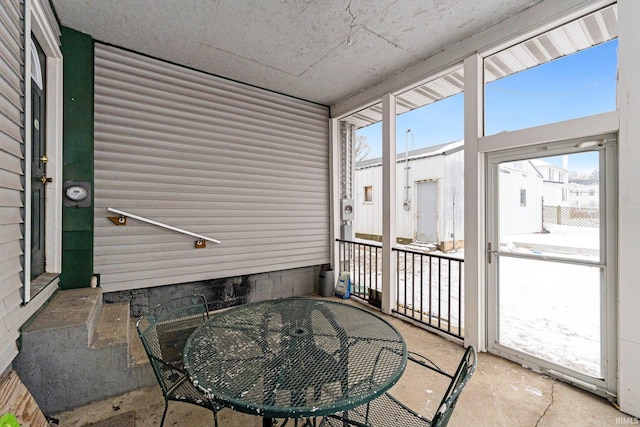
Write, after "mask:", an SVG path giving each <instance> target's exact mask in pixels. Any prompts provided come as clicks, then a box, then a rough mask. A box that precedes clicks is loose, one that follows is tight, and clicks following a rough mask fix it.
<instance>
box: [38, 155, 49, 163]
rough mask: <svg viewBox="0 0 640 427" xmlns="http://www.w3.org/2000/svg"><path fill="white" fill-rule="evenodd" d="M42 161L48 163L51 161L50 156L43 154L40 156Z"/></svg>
mask: <svg viewBox="0 0 640 427" xmlns="http://www.w3.org/2000/svg"><path fill="white" fill-rule="evenodd" d="M40 161H41V162H42V163H45V164H46V163H47V162H48V161H49V158H48V157H47V156H42V157H40Z"/></svg>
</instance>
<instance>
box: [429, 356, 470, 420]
mask: <svg viewBox="0 0 640 427" xmlns="http://www.w3.org/2000/svg"><path fill="white" fill-rule="evenodd" d="M477 359H478V353H477V352H476V349H475V348H474V347H473V346H471V345H470V346H469V347H467V350H466V351H465V352H464V355H463V356H462V360H460V364H459V365H458V369H456V372H455V373H454V374H453V375H452V376H451V383H449V387H448V388H447V391H446V393H445V394H444V396H443V398H442V401H441V402H440V406H438V410H437V411H436V414H435V416H434V417H433V420H432V424H431V425H432V426H433V427H442V426H446V425H447V424H448V423H449V419H450V418H451V415H453V409H454V408H455V406H456V403H457V402H458V397H460V393H462V389H463V388H464V387H465V386H466V385H467V383H468V382H469V380H470V379H471V376H472V375H473V373H474V372H475V371H476V365H477Z"/></svg>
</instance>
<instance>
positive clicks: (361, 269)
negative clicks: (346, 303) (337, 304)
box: [338, 239, 382, 307]
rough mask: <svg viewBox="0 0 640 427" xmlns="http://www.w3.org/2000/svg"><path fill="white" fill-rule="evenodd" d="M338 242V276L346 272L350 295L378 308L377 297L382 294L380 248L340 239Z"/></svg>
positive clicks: (379, 246)
mask: <svg viewBox="0 0 640 427" xmlns="http://www.w3.org/2000/svg"><path fill="white" fill-rule="evenodd" d="M338 242H339V248H338V250H339V259H340V268H339V271H338V274H339V273H340V272H342V271H348V272H349V273H350V279H351V294H352V295H355V296H357V297H358V298H362V299H365V300H367V301H371V302H372V303H373V304H374V305H377V306H378V307H380V305H379V304H378V301H379V298H377V297H379V296H380V292H382V246H381V245H373V244H369V243H360V242H353V241H350V240H340V239H338Z"/></svg>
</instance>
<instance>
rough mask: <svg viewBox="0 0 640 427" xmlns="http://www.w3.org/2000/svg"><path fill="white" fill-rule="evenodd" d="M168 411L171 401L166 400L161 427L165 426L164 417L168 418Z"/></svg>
mask: <svg viewBox="0 0 640 427" xmlns="http://www.w3.org/2000/svg"><path fill="white" fill-rule="evenodd" d="M167 409H169V401H168V400H167V399H165V400H164V412H163V413H162V421H160V427H162V426H163V425H164V417H166V416H167Z"/></svg>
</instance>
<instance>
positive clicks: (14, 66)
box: [0, 1, 24, 372]
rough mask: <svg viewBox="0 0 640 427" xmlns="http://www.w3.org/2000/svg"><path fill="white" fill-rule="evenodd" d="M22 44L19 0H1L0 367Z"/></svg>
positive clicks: (6, 337)
mask: <svg viewBox="0 0 640 427" xmlns="http://www.w3.org/2000/svg"><path fill="white" fill-rule="evenodd" d="M23 49H24V3H23V1H20V2H18V1H3V2H0V342H2V343H3V345H2V346H1V347H0V372H2V371H3V370H4V369H5V368H6V367H7V366H9V364H10V363H11V361H12V360H13V359H14V357H15V356H16V355H17V354H18V349H17V347H16V345H15V342H16V339H17V338H18V335H19V331H18V327H19V326H20V325H16V324H15V323H16V322H15V321H14V319H13V317H15V313H16V312H17V311H18V310H19V309H20V304H21V303H22V295H21V289H22V263H21V257H22V254H23V252H22V244H23V242H22V238H23V231H22V230H23V229H22V225H23V220H22V210H23V189H24V184H23V158H24V154H23V147H24V117H23V112H24V107H23V106H24V75H23V74H24V69H23V66H24V52H23ZM7 344H9V345H7Z"/></svg>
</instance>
